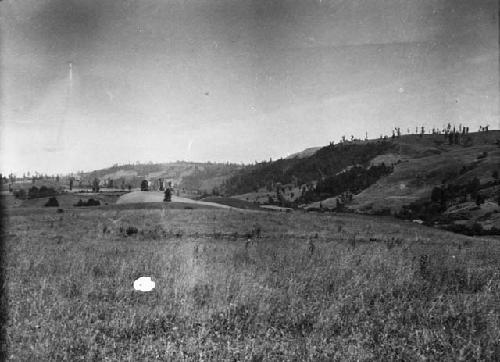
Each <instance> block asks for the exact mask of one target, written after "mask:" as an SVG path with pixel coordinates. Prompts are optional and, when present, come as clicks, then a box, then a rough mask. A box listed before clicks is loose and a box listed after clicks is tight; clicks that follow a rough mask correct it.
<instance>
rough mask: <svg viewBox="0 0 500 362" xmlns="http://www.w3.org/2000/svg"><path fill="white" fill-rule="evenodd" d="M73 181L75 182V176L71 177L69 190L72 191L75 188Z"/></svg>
mask: <svg viewBox="0 0 500 362" xmlns="http://www.w3.org/2000/svg"><path fill="white" fill-rule="evenodd" d="M73 182H74V178H73V177H71V178H70V179H69V190H70V191H71V190H73Z"/></svg>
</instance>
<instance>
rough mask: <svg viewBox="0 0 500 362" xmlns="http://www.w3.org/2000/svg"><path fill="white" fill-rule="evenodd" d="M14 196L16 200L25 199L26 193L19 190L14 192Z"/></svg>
mask: <svg viewBox="0 0 500 362" xmlns="http://www.w3.org/2000/svg"><path fill="white" fill-rule="evenodd" d="M14 196H15V197H16V198H17V199H25V198H26V191H25V190H24V189H19V190H16V191H14Z"/></svg>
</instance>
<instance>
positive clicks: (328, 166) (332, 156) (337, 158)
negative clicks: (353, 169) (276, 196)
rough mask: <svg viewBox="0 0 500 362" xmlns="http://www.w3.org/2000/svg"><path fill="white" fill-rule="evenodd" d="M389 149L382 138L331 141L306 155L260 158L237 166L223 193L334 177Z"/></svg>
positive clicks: (365, 164)
mask: <svg viewBox="0 0 500 362" xmlns="http://www.w3.org/2000/svg"><path fill="white" fill-rule="evenodd" d="M393 148H394V145H393V144H392V143H391V142H389V141H386V140H381V141H374V142H367V143H360V144H356V143H339V144H333V143H331V144H330V145H328V146H326V147H323V148H321V149H319V150H318V151H317V152H316V153H315V154H313V155H312V156H310V157H307V158H302V159H301V158H294V159H279V160H277V161H274V162H272V161H270V162H266V161H264V162H261V163H258V164H256V165H253V166H249V167H246V168H244V169H241V170H239V171H238V172H236V173H235V174H234V175H233V176H232V177H230V178H229V179H227V180H226V181H225V182H224V183H223V185H222V189H223V193H225V194H229V195H236V194H244V193H248V192H254V191H257V190H258V189H259V188H262V187H267V188H268V189H269V188H270V187H271V188H272V185H276V184H277V183H281V184H294V185H303V184H310V183H312V182H313V181H315V180H324V179H326V178H328V177H331V176H335V175H336V174H337V173H339V172H340V171H342V170H343V169H345V168H346V167H348V166H350V165H360V166H365V167H366V166H367V165H368V163H369V161H370V160H371V159H373V158H374V157H375V156H377V155H379V154H383V153H386V152H388V151H390V150H391V149H393Z"/></svg>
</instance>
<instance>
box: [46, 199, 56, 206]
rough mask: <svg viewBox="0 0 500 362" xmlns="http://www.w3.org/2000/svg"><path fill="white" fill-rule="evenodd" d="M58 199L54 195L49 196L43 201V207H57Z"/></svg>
mask: <svg viewBox="0 0 500 362" xmlns="http://www.w3.org/2000/svg"><path fill="white" fill-rule="evenodd" d="M58 206H59V201H57V199H56V198H55V197H51V198H49V200H48V201H47V202H46V203H45V207H58Z"/></svg>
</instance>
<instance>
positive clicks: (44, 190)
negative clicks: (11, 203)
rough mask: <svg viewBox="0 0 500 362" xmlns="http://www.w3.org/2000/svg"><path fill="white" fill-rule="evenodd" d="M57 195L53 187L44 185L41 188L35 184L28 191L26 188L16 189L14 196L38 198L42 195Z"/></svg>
mask: <svg viewBox="0 0 500 362" xmlns="http://www.w3.org/2000/svg"><path fill="white" fill-rule="evenodd" d="M55 195H57V191H56V190H55V189H54V188H52V187H47V186H42V187H40V188H38V187H36V186H33V187H31V188H30V189H29V190H28V192H27V193H26V190H25V189H19V190H16V191H14V196H15V197H17V198H18V199H26V198H28V199H36V198H41V197H50V196H55Z"/></svg>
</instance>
